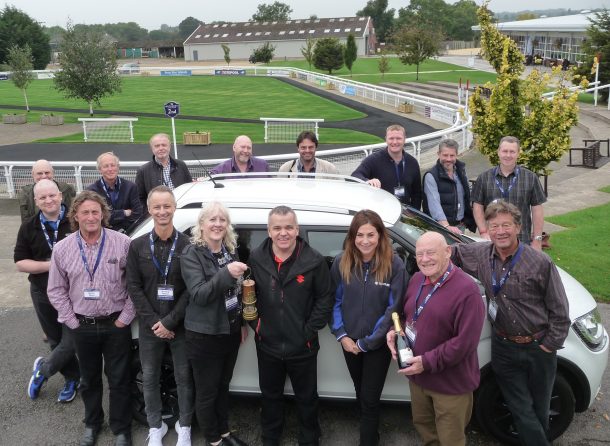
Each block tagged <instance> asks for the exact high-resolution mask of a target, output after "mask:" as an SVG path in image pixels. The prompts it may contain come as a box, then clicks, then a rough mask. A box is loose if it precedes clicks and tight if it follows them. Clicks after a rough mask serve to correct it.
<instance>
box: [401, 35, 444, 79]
mask: <svg viewBox="0 0 610 446" xmlns="http://www.w3.org/2000/svg"><path fill="white" fill-rule="evenodd" d="M441 39H442V36H441V34H440V33H439V32H438V31H437V30H436V29H435V28H428V27H421V28H420V27H402V28H400V29H399V30H398V31H396V33H394V35H393V36H392V42H393V45H394V49H395V50H396V53H397V54H398V58H399V59H400V61H401V62H402V63H403V64H405V65H415V66H416V75H415V79H416V80H419V66H420V65H421V63H422V62H424V61H426V60H428V59H430V58H431V57H433V56H436V55H438V53H439V48H440V43H441Z"/></svg>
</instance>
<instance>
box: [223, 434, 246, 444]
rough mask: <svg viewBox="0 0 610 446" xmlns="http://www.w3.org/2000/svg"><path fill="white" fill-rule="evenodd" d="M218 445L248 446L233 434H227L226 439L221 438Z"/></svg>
mask: <svg viewBox="0 0 610 446" xmlns="http://www.w3.org/2000/svg"><path fill="white" fill-rule="evenodd" d="M220 444H221V445H223V446H225V445H226V446H248V443H246V442H245V441H243V440H242V439H241V438H239V437H238V436H237V435H235V434H229V435H228V436H227V437H222V442H221V443H220Z"/></svg>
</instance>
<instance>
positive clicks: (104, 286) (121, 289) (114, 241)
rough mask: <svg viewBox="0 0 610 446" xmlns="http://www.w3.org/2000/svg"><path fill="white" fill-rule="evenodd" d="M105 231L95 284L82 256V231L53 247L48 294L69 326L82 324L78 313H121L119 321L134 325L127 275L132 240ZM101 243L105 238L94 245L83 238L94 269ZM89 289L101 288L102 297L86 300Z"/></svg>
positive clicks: (75, 326) (61, 317) (91, 315)
mask: <svg viewBox="0 0 610 446" xmlns="http://www.w3.org/2000/svg"><path fill="white" fill-rule="evenodd" d="M104 232H105V233H106V239H105V242H104V248H103V251H102V255H101V257H100V263H99V266H98V268H97V270H96V272H95V275H94V277H93V283H91V280H90V277H89V273H88V272H87V270H86V269H85V265H84V263H83V259H82V258H81V255H80V248H79V245H78V241H77V237H78V236H79V234H78V232H76V233H74V234H71V235H69V236H68V237H66V238H65V239H63V240H62V241H60V242H59V243H57V245H55V247H54V248H53V255H52V256H51V269H50V271H49V285H48V288H47V294H48V295H49V301H50V302H51V304H52V305H53V306H54V307H55V309H56V310H57V313H58V318H57V320H58V321H59V322H61V323H65V324H66V325H67V326H68V327H69V328H73V329H74V328H77V327H78V326H79V322H78V319H77V318H76V316H75V314H81V315H83V316H90V317H100V316H108V315H110V314H112V313H116V312H120V313H121V314H120V315H119V317H118V320H119V321H121V322H122V323H124V324H126V325H128V324H130V323H131V321H132V320H133V318H134V316H135V310H134V306H133V302H132V301H131V298H130V297H129V295H128V294H127V286H126V278H125V265H126V263H127V251H128V249H129V243H130V239H129V237H127V236H126V235H124V234H120V233H118V232H116V231H113V230H111V229H104ZM100 244H101V237H100V239H99V240H98V241H97V242H96V243H93V244H87V243H85V241H84V240H82V246H83V251H84V254H85V257H86V258H87V262H88V264H89V268H90V270H93V267H94V265H95V262H96V259H97V255H98V251H99V249H100ZM85 288H95V289H98V290H99V291H100V298H99V300H85V298H84V290H85Z"/></svg>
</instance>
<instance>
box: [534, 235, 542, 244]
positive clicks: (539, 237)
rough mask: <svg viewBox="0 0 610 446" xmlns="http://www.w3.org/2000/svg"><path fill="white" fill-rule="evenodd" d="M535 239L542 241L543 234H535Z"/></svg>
mask: <svg viewBox="0 0 610 446" xmlns="http://www.w3.org/2000/svg"><path fill="white" fill-rule="evenodd" d="M534 240H536V241H537V242H541V241H542V236H541V235H536V236H534Z"/></svg>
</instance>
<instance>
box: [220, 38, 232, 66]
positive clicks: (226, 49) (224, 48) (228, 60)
mask: <svg viewBox="0 0 610 446" xmlns="http://www.w3.org/2000/svg"><path fill="white" fill-rule="evenodd" d="M220 46H221V47H222V52H223V53H224V55H225V62H226V63H227V65H231V48H229V45H225V44H224V43H223V44H222V45H220Z"/></svg>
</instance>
